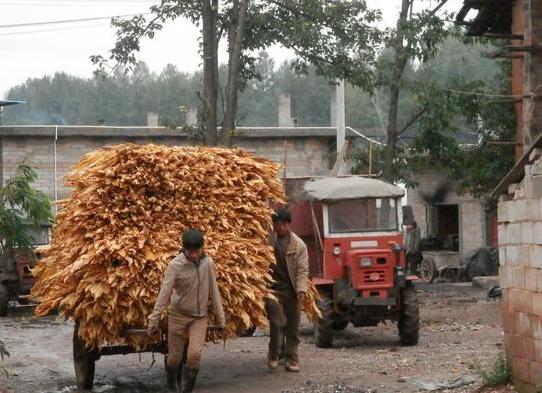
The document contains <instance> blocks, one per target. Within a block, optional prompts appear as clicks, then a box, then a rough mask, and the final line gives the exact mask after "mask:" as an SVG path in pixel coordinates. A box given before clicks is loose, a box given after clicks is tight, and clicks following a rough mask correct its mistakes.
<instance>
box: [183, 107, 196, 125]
mask: <svg viewBox="0 0 542 393" xmlns="http://www.w3.org/2000/svg"><path fill="white" fill-rule="evenodd" d="M196 124H198V108H197V107H196V106H190V107H188V112H186V125H187V126H193V125H196Z"/></svg>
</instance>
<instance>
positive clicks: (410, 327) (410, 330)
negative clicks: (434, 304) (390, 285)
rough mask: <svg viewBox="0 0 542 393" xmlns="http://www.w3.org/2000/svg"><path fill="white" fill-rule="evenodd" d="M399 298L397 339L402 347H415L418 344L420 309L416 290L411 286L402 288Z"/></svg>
mask: <svg viewBox="0 0 542 393" xmlns="http://www.w3.org/2000/svg"><path fill="white" fill-rule="evenodd" d="M401 298H402V299H401V310H400V311H399V323H398V325H399V338H400V340H401V344H402V345H416V344H418V337H419V327H420V309H419V306H418V296H417V295H416V289H415V288H414V287H413V286H409V287H406V288H404V289H403V290H402V294H401Z"/></svg>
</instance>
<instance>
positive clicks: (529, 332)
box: [458, 0, 542, 393]
mask: <svg viewBox="0 0 542 393" xmlns="http://www.w3.org/2000/svg"><path fill="white" fill-rule="evenodd" d="M471 10H475V11H477V13H476V16H475V17H474V19H472V20H470V21H466V16H467V14H469V13H470V11H471ZM458 22H459V23H461V24H465V25H466V26H467V29H468V33H469V34H470V35H473V36H484V37H493V38H496V39H507V40H509V45H507V46H505V47H504V48H503V50H501V51H499V52H498V53H495V54H494V57H496V58H508V59H511V60H512V95H511V96H510V97H508V99H509V100H510V101H511V102H513V103H514V105H515V110H516V115H517V127H516V141H515V142H516V161H517V162H516V165H515V166H514V168H512V170H511V171H510V172H509V173H508V175H507V176H506V177H505V179H503V180H502V182H501V183H500V184H499V185H498V186H497V188H496V189H495V190H494V191H493V194H494V195H495V196H500V199H499V205H498V222H499V228H498V242H499V259H500V263H501V268H500V281H501V287H502V290H503V303H502V305H503V318H504V332H505V349H506V355H507V359H508V361H509V364H510V367H511V373H512V379H513V381H514V384H515V386H516V388H517V390H518V391H519V392H520V393H534V392H540V391H541V389H542V161H541V160H540V157H541V153H542V150H540V148H541V147H542V100H541V97H542V88H541V87H542V45H541V44H542V1H540V0H486V1H480V0H477V1H474V0H465V1H464V5H463V8H462V9H461V10H460V12H459V13H458Z"/></svg>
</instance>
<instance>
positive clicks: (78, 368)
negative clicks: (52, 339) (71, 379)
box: [73, 325, 96, 390]
mask: <svg viewBox="0 0 542 393" xmlns="http://www.w3.org/2000/svg"><path fill="white" fill-rule="evenodd" d="M73 365H74V368H75V380H76V383H77V388H78V389H86V390H91V389H92V386H93V385H94V370H95V367H96V353H95V352H93V351H90V350H89V349H88V348H87V346H86V345H85V343H84V341H83V340H81V338H80V337H79V334H78V326H77V325H76V326H75V329H74V331H73Z"/></svg>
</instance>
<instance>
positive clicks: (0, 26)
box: [0, 13, 149, 29]
mask: <svg viewBox="0 0 542 393" xmlns="http://www.w3.org/2000/svg"><path fill="white" fill-rule="evenodd" d="M148 14H149V13H143V14H126V15H112V16H99V17H95V18H81V19H64V20H53V21H47V22H30V23H15V24H11V25H0V29H10V28H15V27H29V26H44V25H57V24H63V23H78V22H87V21H93V20H104V19H111V18H126V17H129V16H136V15H148Z"/></svg>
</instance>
